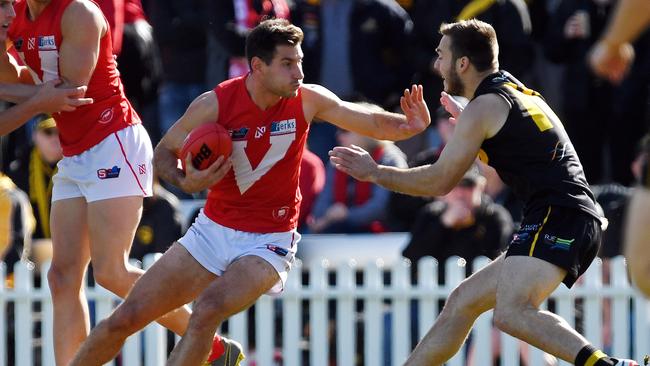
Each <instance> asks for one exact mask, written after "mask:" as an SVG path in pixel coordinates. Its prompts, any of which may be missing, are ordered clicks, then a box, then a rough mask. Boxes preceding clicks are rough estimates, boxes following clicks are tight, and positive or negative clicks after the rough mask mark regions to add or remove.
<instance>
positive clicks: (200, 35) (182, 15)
mask: <svg viewBox="0 0 650 366" xmlns="http://www.w3.org/2000/svg"><path fill="white" fill-rule="evenodd" d="M150 5H151V7H150V11H151V13H150V19H151V25H152V26H153V31H154V36H155V39H156V42H157V43H158V48H159V49H160V57H161V62H162V71H163V77H162V85H161V87H160V90H159V97H158V110H159V128H160V133H161V135H164V133H165V132H166V131H167V130H168V129H169V127H171V125H172V124H174V122H176V120H177V119H178V118H179V117H180V116H181V115H183V113H184V112H185V109H186V108H187V106H189V105H190V102H192V100H194V98H196V97H197V96H198V95H199V94H201V93H202V92H203V90H204V89H205V70H206V57H207V56H206V28H207V25H208V20H209V18H208V16H209V15H210V14H208V13H207V12H206V7H207V3H206V1H204V0H188V1H175V0H156V1H152V2H151V4H150Z"/></svg>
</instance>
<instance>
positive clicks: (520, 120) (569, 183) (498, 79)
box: [474, 70, 599, 218]
mask: <svg viewBox="0 0 650 366" xmlns="http://www.w3.org/2000/svg"><path fill="white" fill-rule="evenodd" d="M484 94H497V95H499V96H501V97H502V98H503V99H505V100H506V102H507V103H508V104H509V105H510V113H509V114H508V118H507V120H506V122H505V124H504V125H503V127H502V128H501V129H500V130H499V132H497V134H496V135H495V136H493V137H491V138H489V139H486V140H485V141H483V144H482V146H481V151H480V152H479V158H480V159H481V160H482V161H483V162H485V163H487V164H489V165H490V166H492V167H493V168H494V169H496V171H497V172H498V173H499V176H500V177H501V179H502V180H503V181H504V182H505V183H506V184H507V185H509V186H510V187H511V188H512V189H513V191H514V193H515V195H516V196H517V197H518V198H519V199H521V200H523V202H524V203H525V206H524V215H526V214H528V213H529V212H531V211H532V210H536V209H544V208H545V207H549V206H562V207H569V208H576V209H578V210H580V211H583V212H586V213H588V214H590V215H592V216H594V217H595V218H599V215H598V213H597V211H596V206H595V203H594V202H595V200H594V195H593V193H592V192H591V190H590V189H589V186H588V184H587V180H586V178H585V175H584V172H583V169H582V165H581V164H580V160H579V159H578V155H577V154H576V152H575V150H574V149H573V145H572V144H571V141H570V140H569V137H568V136H567V134H566V131H565V130H564V127H563V126H562V123H561V122H560V120H559V118H558V117H557V116H556V115H555V113H554V112H553V111H552V110H551V108H550V107H549V106H548V105H547V104H546V102H545V101H544V98H542V96H541V95H540V94H539V93H537V92H535V91H533V90H530V89H527V88H526V87H525V86H524V85H523V84H522V83H521V82H519V81H518V80H517V79H515V78H514V77H513V76H512V75H510V74H509V73H508V72H506V71H503V70H502V71H499V72H496V73H494V74H491V75H490V76H488V77H486V78H485V79H484V80H483V81H482V82H481V83H480V84H479V86H478V88H477V89H476V92H475V95H474V98H477V97H479V96H481V95H484Z"/></svg>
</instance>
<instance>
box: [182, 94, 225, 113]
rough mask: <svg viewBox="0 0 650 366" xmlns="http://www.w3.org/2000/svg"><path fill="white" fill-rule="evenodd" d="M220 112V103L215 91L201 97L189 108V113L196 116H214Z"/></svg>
mask: <svg viewBox="0 0 650 366" xmlns="http://www.w3.org/2000/svg"><path fill="white" fill-rule="evenodd" d="M218 112H219V101H218V99H217V93H215V92H214V90H208V91H206V92H204V93H203V94H201V95H199V96H198V97H196V99H194V101H192V103H191V104H190V106H189V107H188V113H191V114H193V115H195V116H206V117H207V116H214V117H215V118H216V114H217V113H218Z"/></svg>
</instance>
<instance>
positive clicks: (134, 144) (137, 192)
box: [52, 124, 153, 202]
mask: <svg viewBox="0 0 650 366" xmlns="http://www.w3.org/2000/svg"><path fill="white" fill-rule="evenodd" d="M152 158H153V148H152V146H151V140H150V139H149V134H147V131H146V130H145V128H144V127H143V126H142V125H141V124H137V125H132V126H128V127H126V128H124V129H121V130H119V131H117V132H114V133H112V134H110V135H109V136H108V137H106V138H105V139H104V140H102V141H101V142H100V143H99V144H97V145H95V146H93V147H91V148H90V149H88V150H86V151H84V152H82V153H81V154H79V155H74V156H66V157H64V158H63V159H61V161H59V163H58V164H57V168H58V171H57V173H56V175H55V176H54V177H53V178H52V180H53V182H54V187H53V188H52V202H54V201H58V200H63V199H68V198H76V197H84V198H85V199H86V202H93V201H99V200H105V199H110V198H117V197H128V196H143V197H148V196H151V193H152V182H153V165H152Z"/></svg>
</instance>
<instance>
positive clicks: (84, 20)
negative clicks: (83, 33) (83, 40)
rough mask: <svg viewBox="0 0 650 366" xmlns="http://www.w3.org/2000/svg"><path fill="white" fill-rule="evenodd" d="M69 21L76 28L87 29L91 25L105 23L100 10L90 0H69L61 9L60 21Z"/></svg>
mask: <svg viewBox="0 0 650 366" xmlns="http://www.w3.org/2000/svg"><path fill="white" fill-rule="evenodd" d="M67 21H69V22H70V24H71V25H74V26H76V27H77V28H78V29H86V30H87V29H88V27H91V26H95V27H97V26H103V25H104V24H105V21H104V15H103V13H102V10H101V9H100V8H99V5H97V4H96V3H95V2H93V1H90V0H71V1H70V3H69V4H68V5H67V6H66V7H65V10H64V11H63V18H62V22H67Z"/></svg>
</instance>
